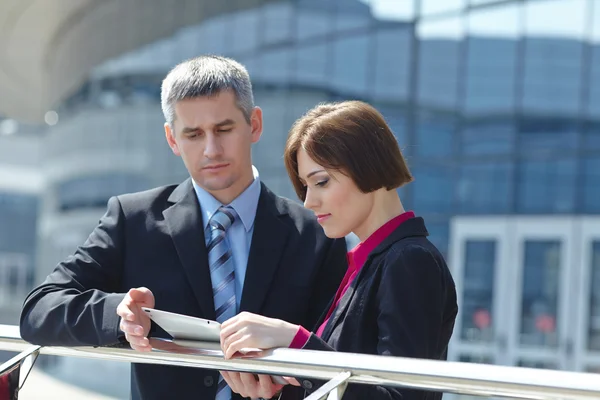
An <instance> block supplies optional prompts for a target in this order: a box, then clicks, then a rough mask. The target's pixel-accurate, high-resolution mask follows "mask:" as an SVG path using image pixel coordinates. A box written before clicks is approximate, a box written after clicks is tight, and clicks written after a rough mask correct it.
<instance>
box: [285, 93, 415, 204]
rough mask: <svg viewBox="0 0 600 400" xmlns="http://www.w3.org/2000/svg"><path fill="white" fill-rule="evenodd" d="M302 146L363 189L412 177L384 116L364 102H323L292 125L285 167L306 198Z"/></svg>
mask: <svg viewBox="0 0 600 400" xmlns="http://www.w3.org/2000/svg"><path fill="white" fill-rule="evenodd" d="M300 149H304V150H305V151H306V153H307V154H308V156H309V157H310V158H311V159H313V160H314V161H315V162H316V163H317V164H319V165H321V166H323V167H324V168H326V169H330V170H334V171H339V172H341V173H343V174H345V175H346V176H348V177H350V178H351V179H352V180H353V181H354V183H355V184H356V186H357V187H358V188H359V190H360V191H362V192H363V193H370V192H373V191H375V190H378V189H381V188H386V189H387V190H392V189H396V188H399V187H400V186H402V185H404V184H406V183H408V182H411V181H412V180H413V177H412V175H411V173H410V171H409V169H408V166H407V165H406V161H405V159H404V157H403V156H402V152H401V151H400V147H399V146H398V142H397V141H396V138H395V137H394V134H393V133H392V131H391V129H390V128H389V126H388V125H387V124H386V122H385V119H384V118H383V116H382V115H381V114H380V113H379V111H377V110H376V109H375V108H374V107H372V106H371V105H369V104H367V103H364V102H362V101H344V102H339V103H327V104H320V105H318V106H316V107H315V108H313V109H312V110H310V111H308V112H307V113H306V114H305V115H304V116H303V117H301V118H300V119H299V120H297V121H296V122H295V123H294V125H293V126H292V128H291V129H290V133H289V135H288V138H287V142H286V146H285V153H284V161H285V167H286V169H287V172H288V175H289V177H290V179H291V181H292V184H293V185H294V189H295V190H296V193H297V194H298V197H299V198H300V199H301V200H304V199H305V196H306V188H305V186H304V184H303V183H302V182H301V180H300V176H299V175H298V151H299V150H300Z"/></svg>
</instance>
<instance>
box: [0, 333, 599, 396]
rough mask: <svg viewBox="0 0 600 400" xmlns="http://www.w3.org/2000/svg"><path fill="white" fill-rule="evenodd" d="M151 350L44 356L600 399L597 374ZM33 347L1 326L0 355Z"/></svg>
mask: <svg viewBox="0 0 600 400" xmlns="http://www.w3.org/2000/svg"><path fill="white" fill-rule="evenodd" d="M151 344H152V346H153V347H154V350H153V351H152V352H148V353H141V352H136V351H134V350H131V349H125V348H113V347H42V348H41V353H42V354H52V355H59V356H73V357H84V358H96V359H103V360H115V361H126V362H134V363H147V364H166V365H177V366H186V367H196V368H209V369H221V370H229V371H245V372H253V373H258V374H269V375H282V376H295V377H303V378H311V379H320V380H333V379H336V378H337V379H339V376H340V374H342V373H344V372H349V373H350V377H349V378H348V379H347V382H348V383H361V384H368V385H385V386H404V387H411V388H419V389H425V390H436V391H443V392H449V393H459V394H467V395H475V396H502V397H512V398H515V397H516V398H526V399H544V400H546V399H600V378H599V377H598V375H597V374H591V373H580V372H567V371H553V370H540V369H532V368H522V367H507V366H498V365H483V364H472V363H462V362H450V361H433V360H422V359H413V358H403V357H390V356H375V355H366V354H352V353H342V352H321V351H311V350H296V349H285V348H281V349H273V350H268V351H264V352H262V353H261V354H260V356H259V357H256V358H236V359H231V360H225V359H224V358H223V353H222V352H221V351H220V350H218V347H215V346H214V344H213V345H212V346H211V344H206V345H202V344H199V345H198V346H195V347H188V346H185V347H184V346H181V345H179V344H177V343H175V342H172V341H169V340H165V339H151ZM30 347H31V345H30V344H28V343H27V342H25V341H23V340H22V339H21V338H20V336H19V332H18V327H15V326H7V325H0V350H8V351H23V350H25V349H28V348H30Z"/></svg>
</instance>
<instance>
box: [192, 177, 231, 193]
mask: <svg viewBox="0 0 600 400" xmlns="http://www.w3.org/2000/svg"><path fill="white" fill-rule="evenodd" d="M196 183H197V184H198V186H200V187H201V188H202V189H204V190H206V191H208V192H218V191H221V190H226V189H229V188H230V187H231V186H233V182H232V181H231V180H227V181H224V180H220V179H219V180H217V179H206V180H203V181H200V182H196Z"/></svg>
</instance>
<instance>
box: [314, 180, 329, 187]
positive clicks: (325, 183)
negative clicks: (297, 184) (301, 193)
mask: <svg viewBox="0 0 600 400" xmlns="http://www.w3.org/2000/svg"><path fill="white" fill-rule="evenodd" d="M327 182H329V179H325V180H322V181H319V182H317V183H316V186H319V187H323V186H325V185H327Z"/></svg>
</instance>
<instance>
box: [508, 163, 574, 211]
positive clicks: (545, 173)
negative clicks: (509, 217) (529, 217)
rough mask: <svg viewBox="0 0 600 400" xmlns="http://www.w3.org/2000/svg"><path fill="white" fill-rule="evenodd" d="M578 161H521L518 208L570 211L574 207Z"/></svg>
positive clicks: (524, 209)
mask: <svg viewBox="0 0 600 400" xmlns="http://www.w3.org/2000/svg"><path fill="white" fill-rule="evenodd" d="M575 172H576V162H575V160H547V161H525V162H521V163H520V164H519V175H518V177H517V181H518V184H517V211H518V212H521V213H533V214H539V213H569V212H572V211H573V210H574V208H575Z"/></svg>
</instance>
